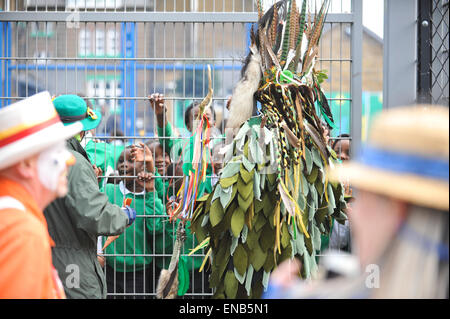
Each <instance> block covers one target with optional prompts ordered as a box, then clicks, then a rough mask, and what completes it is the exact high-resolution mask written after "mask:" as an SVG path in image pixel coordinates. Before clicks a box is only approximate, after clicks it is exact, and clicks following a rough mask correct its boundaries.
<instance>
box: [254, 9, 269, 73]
mask: <svg viewBox="0 0 450 319" xmlns="http://www.w3.org/2000/svg"><path fill="white" fill-rule="evenodd" d="M256 4H257V8H258V21H261V18H262V17H263V14H264V11H263V7H262V4H261V0H258V1H257V2H256ZM262 34H263V26H261V25H258V37H259V43H260V45H261V47H263V46H264V39H263V36H262ZM260 58H261V65H262V67H263V71H265V70H266V68H267V65H266V63H265V59H264V53H262V54H261V55H260Z"/></svg>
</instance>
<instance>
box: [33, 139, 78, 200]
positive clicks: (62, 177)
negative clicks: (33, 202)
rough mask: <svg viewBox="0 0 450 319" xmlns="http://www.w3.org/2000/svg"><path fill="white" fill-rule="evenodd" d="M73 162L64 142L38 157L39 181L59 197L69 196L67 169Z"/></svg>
mask: <svg viewBox="0 0 450 319" xmlns="http://www.w3.org/2000/svg"><path fill="white" fill-rule="evenodd" d="M73 160H74V158H73V155H72V154H71V153H70V152H69V151H68V150H67V148H66V145H65V142H64V141H63V142H60V143H58V144H56V145H53V146H52V147H50V148H48V149H46V150H45V151H43V152H42V153H41V154H40V155H39V157H38V165H37V167H38V175H39V180H40V182H41V183H42V185H44V186H45V188H47V189H48V190H50V191H52V192H55V193H56V195H57V196H58V197H62V196H65V195H66V194H67V190H68V187H67V167H68V165H69V163H70V162H73Z"/></svg>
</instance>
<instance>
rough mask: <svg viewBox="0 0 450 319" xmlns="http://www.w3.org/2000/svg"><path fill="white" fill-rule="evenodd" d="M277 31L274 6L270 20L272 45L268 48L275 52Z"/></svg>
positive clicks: (276, 15)
mask: <svg viewBox="0 0 450 319" xmlns="http://www.w3.org/2000/svg"><path fill="white" fill-rule="evenodd" d="M277 29H278V8H277V6H276V5H274V6H273V18H272V25H271V30H270V33H271V37H272V43H271V44H270V46H271V47H272V50H275V44H276V42H277Z"/></svg>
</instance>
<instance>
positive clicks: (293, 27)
mask: <svg viewBox="0 0 450 319" xmlns="http://www.w3.org/2000/svg"><path fill="white" fill-rule="evenodd" d="M289 29H290V30H289V34H290V37H289V51H290V50H295V42H296V39H297V35H298V11H297V5H296V3H295V0H291V10H290V19H289Z"/></svg>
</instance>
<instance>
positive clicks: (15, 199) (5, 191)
mask: <svg viewBox="0 0 450 319" xmlns="http://www.w3.org/2000/svg"><path fill="white" fill-rule="evenodd" d="M53 245H54V243H53V240H52V239H51V238H50V236H49V234H48V229H47V222H46V220H45V217H44V214H43V213H42V211H41V210H40V209H39V208H38V206H37V204H36V202H35V201H34V200H33V198H32V197H31V196H30V194H29V193H28V192H27V190H26V189H25V188H23V187H22V186H21V185H20V184H18V183H16V182H13V181H11V180H9V179H5V178H0V298H13V299H35V298H37V299H63V298H65V294H64V289H63V287H62V284H61V281H60V280H59V277H58V274H57V272H56V270H55V269H54V268H53V265H52V252H51V247H52V246H53Z"/></svg>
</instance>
